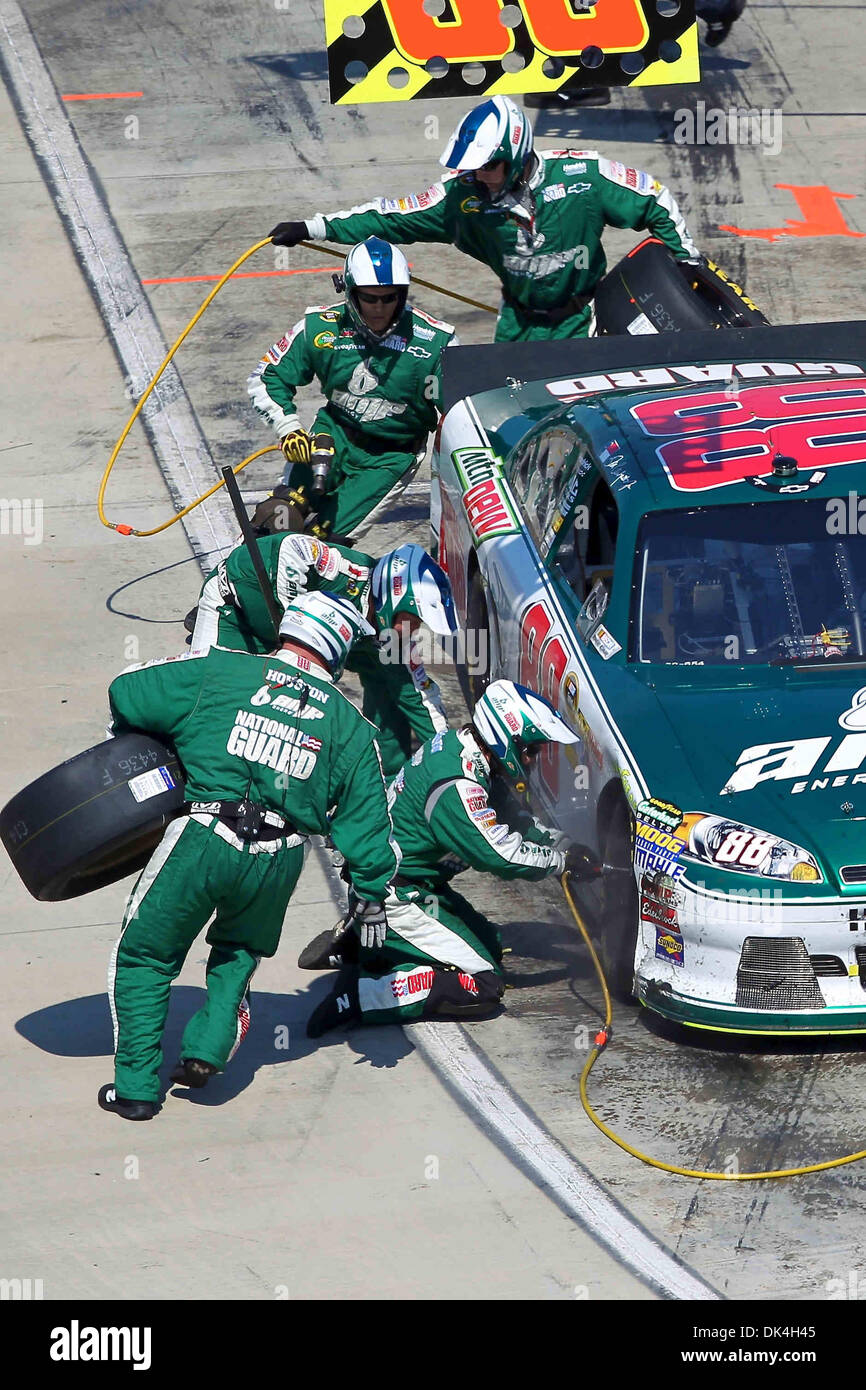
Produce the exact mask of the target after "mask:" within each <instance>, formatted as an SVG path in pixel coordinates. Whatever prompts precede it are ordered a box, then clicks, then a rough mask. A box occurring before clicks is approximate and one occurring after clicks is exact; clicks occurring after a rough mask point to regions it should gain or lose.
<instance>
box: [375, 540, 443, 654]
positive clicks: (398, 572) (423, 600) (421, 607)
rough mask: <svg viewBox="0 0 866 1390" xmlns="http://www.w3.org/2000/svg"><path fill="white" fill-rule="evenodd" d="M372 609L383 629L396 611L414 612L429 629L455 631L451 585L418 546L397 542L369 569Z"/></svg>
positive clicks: (395, 614) (389, 622)
mask: <svg viewBox="0 0 866 1390" xmlns="http://www.w3.org/2000/svg"><path fill="white" fill-rule="evenodd" d="M372 590H373V609H374V612H375V614H376V621H377V624H378V625H379V627H380V628H381V629H382V630H383V631H384V630H385V629H386V628H392V627H393V626H394V619H395V618H396V617H397V616H398V615H399V614H400V613H417V615H418V617H419V618H420V619H421V621H422V622H423V623H426V625H427V627H429V629H430V631H431V632H438V633H440V634H441V635H442V636H443V637H450V636H451V635H452V633H455V632H456V631H457V614H456V613H455V611H454V600H453V598H452V596H451V585H450V583H449V582H448V576H447V574H446V573H445V571H444V570H443V569H441V568H440V567H439V565H437V564H436V561H435V560H431V559H430V556H429V555H428V554H427V552H426V550H423V549H422V547H421V546H420V545H408V544H407V545H401V546H399V547H398V549H397V550H392V551H390V552H389V554H387V555H383V556H382V559H381V560H380V561H379V562H378V564H377V565H376V567H375V569H374V570H373V577H372Z"/></svg>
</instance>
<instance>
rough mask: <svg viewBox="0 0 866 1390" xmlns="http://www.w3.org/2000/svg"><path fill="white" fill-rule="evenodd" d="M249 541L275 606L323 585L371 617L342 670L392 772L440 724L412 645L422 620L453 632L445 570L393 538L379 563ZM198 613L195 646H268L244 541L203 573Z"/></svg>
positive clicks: (301, 540) (295, 544) (298, 539)
mask: <svg viewBox="0 0 866 1390" xmlns="http://www.w3.org/2000/svg"><path fill="white" fill-rule="evenodd" d="M256 543H257V545H258V547H259V552H260V554H261V557H262V560H263V561H264V566H265V570H266V572H267V575H268V577H269V579H270V582H271V587H272V589H273V592H274V596H275V598H276V600H277V603H278V604H279V605H280V607H281V608H282V607H284V606H285V605H286V604H287V603H290V602H292V601H293V600H294V599H295V598H297V597H298V596H299V595H301V594H303V593H305V592H314V591H317V590H327V591H328V592H329V593H334V594H338V595H340V596H341V597H343V598H345V599H347V600H348V601H349V602H350V603H352V604H354V606H355V607H356V608H357V609H358V610H359V611H360V612H361V613H363V615H364V617H365V618H367V619H368V620H369V622H370V623H371V624H372V627H373V629H374V632H375V636H370V637H365V638H363V639H362V640H361V641H359V642H357V643H356V644H355V646H354V647H353V648H352V651H351V654H350V656H349V658H348V660H347V662H346V669H347V670H348V671H352V672H354V673H355V674H356V675H357V676H358V677H359V678H360V681H361V688H362V690H363V705H362V711H363V713H364V715H365V716H366V718H367V719H369V720H370V722H371V723H372V724H374V725H375V726H376V728H377V729H378V730H379V752H380V753H381V755H382V767H383V770H384V773H385V776H386V777H393V776H394V774H395V773H396V772H398V771H399V769H400V768H401V767H402V765H403V763H404V761H405V760H406V758H408V757H409V754H410V753H411V751H412V735H413V734H414V735H415V736H416V737H417V739H418V741H419V742H420V743H424V742H425V741H426V740H427V739H428V738H430V737H431V735H432V734H435V733H439V732H441V731H442V730H444V729H447V728H448V719H447V717H446V714H445V710H444V708H443V705H442V697H441V694H440V691H439V686H438V685H437V684H436V682H435V681H433V680H431V678H430V677H429V676H428V674H427V671H426V669H425V666H424V663H423V661H421V660H419V659H418V655H417V651H415V650H414V649H413V638H414V636H415V634H416V632H417V630H418V628H419V627H420V626H421V624H422V623H423V624H425V625H426V626H427V627H428V628H429V630H430V631H431V632H433V633H435V634H437V635H438V636H441V637H446V638H447V637H451V636H453V635H454V633H455V632H456V631H457V617H456V615H455V612H454V603H453V600H452V597H451V585H450V584H449V582H448V577H447V575H446V574H445V572H444V570H442V569H440V567H439V565H437V564H436V562H435V561H434V560H431V559H430V556H429V555H428V554H427V553H426V551H424V550H422V548H421V546H420V545H412V544H406V545H401V546H400V547H399V548H398V549H397V550H392V551H390V552H389V554H387V555H384V556H383V557H382V559H381V560H378V561H377V560H376V559H374V557H373V556H372V555H367V554H365V553H364V552H363V551H360V550H350V549H349V548H348V547H347V546H343V545H334V544H333V543H331V544H328V543H327V542H325V541H318V540H315V539H314V538H313V537H312V536H303V535H294V534H290V535H287V536H283V535H275V536H264V537H262V538H261V539H260V540H259V541H257V542H256ZM196 612H197V616H196V622H195V630H194V632H193V636H192V642H191V647H192V648H193V650H202V649H204V648H207V647H209V646H211V645H213V644H214V643H216V644H217V645H218V646H220V647H229V648H232V649H240V650H242V651H250V652H266V651H268V650H269V648H270V647H271V646H272V645H273V624H272V621H271V616H270V613H269V612H268V608H267V605H266V604H265V601H264V597H263V595H262V591H261V588H260V587H259V583H258V579H257V578H256V573H255V570H254V569H253V563H252V559H251V556H250V553H249V551H248V549H247V547H246V546H245V545H240V546H238V547H237V548H236V549H235V550H233V551H232V552H231V554H230V555H228V556H227V557H226V559H225V560H223V561H222V562H221V563H220V564H219V565H218V566H217V567H216V569H215V570H213V571H212V572H211V573H210V574H209V575H208V577H207V579H206V580H205V582H204V585H203V587H202V591H201V594H200V596H199V602H198V609H197V610H196Z"/></svg>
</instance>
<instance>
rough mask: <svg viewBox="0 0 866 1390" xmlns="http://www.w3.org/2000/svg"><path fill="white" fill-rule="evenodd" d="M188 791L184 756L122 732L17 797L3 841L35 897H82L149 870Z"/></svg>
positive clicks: (3, 822) (1, 814)
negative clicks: (182, 765) (181, 759)
mask: <svg viewBox="0 0 866 1390" xmlns="http://www.w3.org/2000/svg"><path fill="white" fill-rule="evenodd" d="M183 791H184V789H183V774H182V772H181V768H180V765H179V763H178V760H177V757H176V755H175V754H174V753H172V752H171V751H170V750H169V749H168V748H166V746H165V745H164V744H163V743H161V742H160V740H159V739H156V738H151V737H150V736H149V735H147V734H132V733H127V734H120V735H119V736H118V737H117V738H110V739H107V740H106V741H105V742H104V743H98V744H96V746H95V747H94V748H88V749H86V750H85V751H84V752H83V753H79V754H78V755H77V756H76V757H74V758H69V759H68V760H67V761H66V762H65V763H61V764H60V766H59V767H55V768H52V770H51V771H50V772H46V773H44V774H43V775H42V776H41V777H37V779H36V781H35V782H31V783H30V784H29V785H28V786H26V787H25V788H24V789H23V791H20V792H18V794H17V796H13V798H12V800H11V801H9V802H8V803H7V805H6V806H4V808H3V810H2V811H0V840H2V842H3V845H4V846H5V849H6V851H7V853H8V855H9V857H10V859H11V860H12V863H13V864H14V866H15V868H16V870H17V872H18V874H19V876H20V878H21V879H22V881H23V883H24V885H25V887H26V888H27V890H28V892H30V893H31V894H32V895H33V897H34V898H38V899H39V901H40V902H60V901H62V900H64V899H66V898H77V897H79V896H80V895H81V894H82V893H91V892H93V891H94V889H96V888H103V887H105V886H106V884H109V883H115V882H116V881H117V880H118V879H121V878H125V877H126V876H127V874H131V873H134V872H136V871H137V870H139V869H141V868H143V867H144V865H145V864H146V863H147V860H148V858H149V857H150V854H151V852H152V851H153V849H154V847H155V846H156V845H157V843H158V842H159V839H160V837H161V835H162V832H163V830H164V829H165V827H166V825H167V824H168V822H169V821H170V820H171V819H172V818H173V817H174V816H175V815H176V814H177V812H178V811H179V809H180V807H181V806H182V804H183Z"/></svg>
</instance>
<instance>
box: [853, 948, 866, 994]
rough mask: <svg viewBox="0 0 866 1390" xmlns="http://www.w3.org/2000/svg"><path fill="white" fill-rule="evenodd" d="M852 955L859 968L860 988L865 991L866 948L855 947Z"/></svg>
mask: <svg viewBox="0 0 866 1390" xmlns="http://www.w3.org/2000/svg"><path fill="white" fill-rule="evenodd" d="M854 955H855V956H856V957H857V964H858V966H859V967H860V988H861V989H866V946H855V947H854Z"/></svg>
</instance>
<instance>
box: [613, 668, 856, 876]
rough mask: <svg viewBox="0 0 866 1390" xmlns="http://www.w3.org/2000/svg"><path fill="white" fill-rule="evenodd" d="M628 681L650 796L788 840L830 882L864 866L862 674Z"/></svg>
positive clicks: (712, 674) (778, 671)
mask: <svg viewBox="0 0 866 1390" xmlns="http://www.w3.org/2000/svg"><path fill="white" fill-rule="evenodd" d="M630 674H631V676H632V678H633V680H634V682H635V684H636V685H637V686H639V687H641V688H642V695H641V696H640V697H638V698H636V699H632V700H629V701H628V703H627V708H628V710H629V715H628V719H627V720H621V723H622V724H623V729H624V732H625V733H626V735H627V737H628V740H629V743H630V746H631V747H632V749H633V751H634V752H635V754H636V755H637V759H638V763H639V765H640V769H641V771H642V773H643V774H644V778H645V780H646V782H647V785H648V787H649V790H650V794H651V795H653V796H658V797H661V798H663V799H664V800H666V801H671V802H673V803H674V804H676V805H677V806H679V807H680V808H681V809H682V810H683V811H684V812H687V811H703V812H706V813H709V814H714V815H722V816H725V817H727V818H729V819H731V820H736V821H741V822H743V823H744V824H746V825H750V826H754V827H755V828H757V829H759V830H763V831H766V832H768V833H771V834H773V835H777V836H781V837H784V838H788V839H791V840H794V841H795V842H796V843H797V844H799V845H801V846H802V847H803V848H804V849H807V850H809V851H810V852H811V853H812V854H814V855H815V856H816V857H817V858H818V859H819V861H820V862H821V863H822V864H823V866H824V868H825V871H827V870H829V874H830V877H831V878H835V877H836V876H837V875H838V871H839V869H840V868H841V867H842V866H846V865H851V864H866V667H859V668H855V669H853V670H852V669H851V668H850V667H849V668H847V670H846V668H845V667H840V668H838V669H837V670H830V669H828V668H824V669H822V670H819V671H815V672H812V671H803V670H802V669H800V670H795V669H793V668H769V669H762V670H761V671H760V672H759V673H757V675H756V676H754V677H753V676H752V675H751V673H749V674H748V675H746V674H745V673H741V674H742V681H743V683H742V684H739V685H738V684H735V683H733V682H732V679H731V676H730V674H729V673H724V674H723V673H721V672H720V670H719V668H718V667H715V668H713V667H689V668H688V672H687V673H686V671H685V670H684V668H682V667H678V668H675V667H668V668H665V667H658V666H655V667H645V668H640V667H638V668H635V667H631V668H630ZM725 677H726V679H725ZM723 679H724V684H723ZM735 679H736V678H735ZM747 681H748V683H746V682H747ZM635 693H636V692H635ZM620 708H622V706H620ZM662 726H663V727H662Z"/></svg>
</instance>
